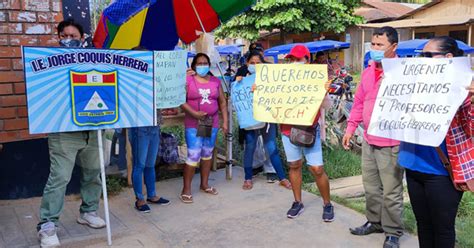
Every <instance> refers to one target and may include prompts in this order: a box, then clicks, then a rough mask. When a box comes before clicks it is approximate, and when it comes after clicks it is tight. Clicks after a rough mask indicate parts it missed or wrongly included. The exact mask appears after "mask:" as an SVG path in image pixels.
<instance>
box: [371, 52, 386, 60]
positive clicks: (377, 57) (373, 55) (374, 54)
mask: <svg viewBox="0 0 474 248" xmlns="http://www.w3.org/2000/svg"><path fill="white" fill-rule="evenodd" d="M384 54H385V51H382V50H370V58H371V59H372V60H373V61H375V62H380V61H382V59H383V58H384V57H385V55H384Z"/></svg>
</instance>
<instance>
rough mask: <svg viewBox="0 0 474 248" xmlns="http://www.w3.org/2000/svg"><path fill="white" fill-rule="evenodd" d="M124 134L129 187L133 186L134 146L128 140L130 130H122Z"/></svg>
mask: <svg viewBox="0 0 474 248" xmlns="http://www.w3.org/2000/svg"><path fill="white" fill-rule="evenodd" d="M122 132H125V133H124V135H125V141H126V142H125V143H126V144H127V145H126V147H125V149H126V150H127V151H126V155H127V184H128V186H132V166H133V164H132V145H131V144H130V139H129V138H128V129H126V128H124V129H122Z"/></svg>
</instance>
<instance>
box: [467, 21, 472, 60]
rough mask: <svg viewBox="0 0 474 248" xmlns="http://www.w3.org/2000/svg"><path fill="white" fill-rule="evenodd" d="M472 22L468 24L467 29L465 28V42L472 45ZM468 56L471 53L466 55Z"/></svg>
mask: <svg viewBox="0 0 474 248" xmlns="http://www.w3.org/2000/svg"><path fill="white" fill-rule="evenodd" d="M471 40H472V24H471V23H470V24H469V29H468V30H467V44H468V45H469V46H472V41H471ZM467 56H468V57H469V58H470V57H471V54H468V55H467Z"/></svg>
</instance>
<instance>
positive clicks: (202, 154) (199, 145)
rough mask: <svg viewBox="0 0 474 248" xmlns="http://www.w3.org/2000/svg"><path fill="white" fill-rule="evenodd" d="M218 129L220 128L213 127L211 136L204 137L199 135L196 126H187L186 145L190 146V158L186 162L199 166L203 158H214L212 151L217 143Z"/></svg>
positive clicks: (185, 132)
mask: <svg viewBox="0 0 474 248" xmlns="http://www.w3.org/2000/svg"><path fill="white" fill-rule="evenodd" d="M217 131H219V128H213V129H212V134H211V137H209V138H204V137H198V136H197V129H196V128H186V129H185V131H184V136H185V138H186V146H187V147H188V158H187V159H186V164H188V165H190V166H198V165H199V162H200V161H201V159H202V160H210V159H212V152H213V151H214V146H215V144H216V138H217Z"/></svg>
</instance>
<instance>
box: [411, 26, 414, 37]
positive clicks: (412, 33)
mask: <svg viewBox="0 0 474 248" xmlns="http://www.w3.org/2000/svg"><path fill="white" fill-rule="evenodd" d="M411 39H412V40H414V39H415V29H414V28H412V29H411Z"/></svg>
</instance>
